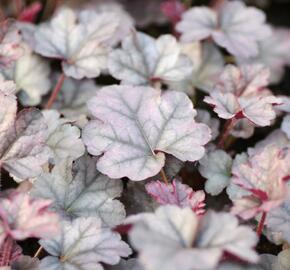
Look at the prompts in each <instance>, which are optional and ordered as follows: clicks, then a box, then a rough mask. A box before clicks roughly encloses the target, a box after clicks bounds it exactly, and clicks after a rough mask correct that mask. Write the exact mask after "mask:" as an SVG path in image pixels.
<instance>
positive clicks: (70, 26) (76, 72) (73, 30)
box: [34, 8, 119, 79]
mask: <svg viewBox="0 0 290 270" xmlns="http://www.w3.org/2000/svg"><path fill="white" fill-rule="evenodd" d="M118 23H119V21H118V17H116V16H115V14H114V13H110V12H104V13H102V14H98V13H96V12H94V11H93V10H83V11H81V12H80V13H77V12H76V11H74V10H72V9H69V8H61V9H60V10H58V12H57V14H56V15H55V16H54V17H53V18H52V19H51V21H50V22H47V23H43V24H41V25H40V26H39V27H38V28H37V29H36V31H35V34H34V37H35V50H36V52H37V53H39V54H41V55H43V56H46V57H51V58H57V59H61V60H62V68H63V71H64V73H65V74H66V75H67V76H70V77H73V78H75V79H82V78H84V77H87V78H95V77H97V76H99V74H100V72H101V70H103V69H105V68H106V60H107V54H108V50H109V48H108V46H106V45H105V43H106V42H108V41H109V40H110V39H111V37H112V36H113V35H114V33H115V31H116V29H117V26H118Z"/></svg>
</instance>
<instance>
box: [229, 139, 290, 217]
mask: <svg viewBox="0 0 290 270" xmlns="http://www.w3.org/2000/svg"><path fill="white" fill-rule="evenodd" d="M289 154H290V152H289V148H284V149H281V148H278V147H277V146H275V145H268V146H266V147H265V148H263V149H261V150H260V151H257V152H256V153H255V154H253V155H251V156H250V157H249V159H248V160H247V161H246V162H244V163H241V164H237V166H235V165H234V166H233V168H232V174H233V177H232V182H233V183H234V184H236V185H238V186H240V187H241V188H242V189H244V190H246V191H248V192H250V194H249V195H246V196H242V197H241V198H238V199H234V200H233V203H234V206H233V208H232V212H233V213H235V214H237V215H239V216H241V217H242V218H244V219H248V218H252V217H254V216H255V215H256V214H257V213H259V212H269V211H270V210H271V209H273V208H275V207H278V206H279V205H280V204H281V203H282V202H283V200H285V198H286V196H287V188H286V181H288V180H289V175H290V169H289V157H290V156H289Z"/></svg>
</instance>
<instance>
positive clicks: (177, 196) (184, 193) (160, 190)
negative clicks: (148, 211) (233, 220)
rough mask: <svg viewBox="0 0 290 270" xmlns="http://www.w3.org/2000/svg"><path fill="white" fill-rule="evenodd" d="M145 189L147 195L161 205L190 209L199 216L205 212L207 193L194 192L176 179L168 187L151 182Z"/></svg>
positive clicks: (158, 182)
mask: <svg viewBox="0 0 290 270" xmlns="http://www.w3.org/2000/svg"><path fill="white" fill-rule="evenodd" d="M145 188H146V191H147V193H148V194H149V195H150V196H152V197H153V198H154V199H155V200H156V201H157V202H158V203H160V204H173V205H177V206H179V207H182V208H184V207H189V208H191V209H192V211H193V212H195V213H196V214H197V215H201V214H203V213H204V212H205V209H204V207H205V202H204V200H205V193H204V192H203V191H201V190H200V191H193V190H192V188H191V187H189V186H188V185H185V184H182V183H181V182H180V181H178V180H176V179H174V180H173V181H172V183H170V184H168V185H167V184H165V183H163V182H160V181H154V182H150V183H148V184H146V186H145Z"/></svg>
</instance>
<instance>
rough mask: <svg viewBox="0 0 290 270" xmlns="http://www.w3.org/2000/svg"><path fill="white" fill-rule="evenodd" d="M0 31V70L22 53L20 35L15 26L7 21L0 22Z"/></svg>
mask: <svg viewBox="0 0 290 270" xmlns="http://www.w3.org/2000/svg"><path fill="white" fill-rule="evenodd" d="M0 29H1V30H0V68H7V67H9V66H10V65H11V64H12V63H13V62H14V61H16V60H17V59H18V58H19V57H20V56H21V55H22V53H23V48H22V47H21V35H20V32H19V29H18V28H17V26H16V24H15V23H12V22H11V21H9V20H5V21H2V22H1V23H0Z"/></svg>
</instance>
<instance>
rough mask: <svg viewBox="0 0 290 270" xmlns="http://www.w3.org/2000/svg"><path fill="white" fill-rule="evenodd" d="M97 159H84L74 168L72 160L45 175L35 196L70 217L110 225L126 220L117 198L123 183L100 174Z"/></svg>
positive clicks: (35, 185) (33, 192)
mask: <svg viewBox="0 0 290 270" xmlns="http://www.w3.org/2000/svg"><path fill="white" fill-rule="evenodd" d="M95 166H96V160H95V159H91V158H90V157H89V156H83V157H81V158H80V159H78V160H77V161H76V163H75V164H74V165H73V166H72V165H71V163H70V161H69V160H66V161H62V162H61V163H59V164H57V165H56V166H55V167H54V168H53V170H52V172H51V173H45V174H42V175H41V176H39V177H38V178H37V180H36V181H35V184H34V189H33V191H32V194H33V195H34V196H35V197H40V198H45V199H50V200H52V208H53V209H54V210H55V211H56V212H58V213H60V214H61V215H62V216H64V217H66V218H72V219H75V218H77V217H81V216H83V217H92V216H93V217H98V218H100V219H101V220H102V222H103V224H104V225H106V226H114V225H117V224H119V223H120V222H122V220H123V219H124V218H125V210H124V206H123V205H122V204H121V203H120V202H119V201H118V200H115V199H114V198H116V197H119V196H120V195H121V192H122V182H121V181H118V180H111V179H109V178H108V177H107V176H104V175H102V174H101V173H100V172H98V171H96V167H95Z"/></svg>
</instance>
